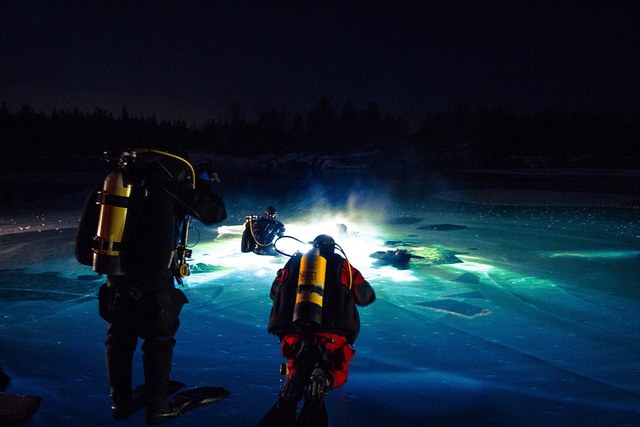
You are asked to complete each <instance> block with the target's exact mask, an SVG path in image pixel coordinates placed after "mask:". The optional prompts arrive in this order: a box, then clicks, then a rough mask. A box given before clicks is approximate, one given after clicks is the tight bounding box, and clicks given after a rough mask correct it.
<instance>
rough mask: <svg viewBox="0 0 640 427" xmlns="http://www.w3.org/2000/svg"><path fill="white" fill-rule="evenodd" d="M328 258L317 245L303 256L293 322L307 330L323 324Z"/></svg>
mask: <svg viewBox="0 0 640 427" xmlns="http://www.w3.org/2000/svg"><path fill="white" fill-rule="evenodd" d="M326 273H327V259H326V258H325V257H323V256H321V255H320V251H319V249H318V248H317V247H314V248H313V249H311V250H310V251H309V252H307V253H306V254H304V255H303V256H302V259H301V260H300V273H299V274H298V287H297V289H296V304H295V306H294V307H293V324H294V325H295V326H296V327H298V328H300V329H306V330H314V329H317V328H319V327H320V325H321V324H322V300H323V296H324V283H325V275H326Z"/></svg>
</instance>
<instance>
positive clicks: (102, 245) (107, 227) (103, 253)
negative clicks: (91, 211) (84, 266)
mask: <svg viewBox="0 0 640 427" xmlns="http://www.w3.org/2000/svg"><path fill="white" fill-rule="evenodd" d="M131 187H132V186H131V184H127V185H125V183H124V179H123V176H122V171H120V170H117V171H113V172H111V173H110V174H109V175H108V176H107V177H106V178H105V180H104V182H103V184H102V191H99V192H98V201H97V203H98V204H99V205H100V217H99V220H98V231H97V235H96V237H95V241H96V244H95V246H94V250H93V271H95V272H97V273H101V274H112V275H117V274H123V271H122V266H121V264H120V251H121V249H122V236H123V233H124V226H125V222H126V219H127V209H128V206H129V200H130V196H131Z"/></svg>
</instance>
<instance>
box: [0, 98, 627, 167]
mask: <svg viewBox="0 0 640 427" xmlns="http://www.w3.org/2000/svg"><path fill="white" fill-rule="evenodd" d="M0 138H1V139H2V146H3V147H4V154H5V155H4V156H1V157H0V158H1V159H2V160H0V162H1V163H0V164H1V166H2V169H3V170H5V171H10V170H11V169H13V168H17V167H24V164H25V162H32V161H33V159H34V158H35V157H39V158H41V159H45V161H46V159H48V158H53V157H54V156H68V155H79V156H84V155H99V154H101V153H102V152H104V151H118V150H121V149H123V148H127V147H137V146H154V147H158V148H165V149H172V148H180V149H181V150H185V151H190V150H194V151H196V150H202V151H211V152H214V153H216V154H228V155H238V156H264V155H276V156H277V155H282V154H285V153H317V154H345V153H354V152H377V153H378V163H377V165H376V166H377V167H380V168H400V169H402V168H423V169H430V170H432V169H446V168H505V167H590V168H638V167H639V166H640V149H639V148H640V113H632V114H626V115H625V114H622V113H617V112H604V111H597V112H596V111H590V110H580V111H566V110H560V109H555V108H552V107H548V108H545V109H543V110H540V111H538V112H535V113H528V114H524V113H516V112H515V111H514V110H512V109H506V108H503V107H501V106H493V107H485V106H472V105H468V104H461V105H458V106H457V107H455V108H454V109H453V110H451V111H437V112H435V113H433V114H431V115H429V116H427V117H426V118H425V119H424V121H423V122H422V123H420V124H419V126H417V128H416V129H415V130H413V129H411V126H410V125H409V123H408V122H407V120H405V119H404V118H402V117H396V116H394V115H392V114H390V113H387V112H381V111H380V110H379V109H378V107H377V105H376V104H374V103H370V104H369V105H367V106H366V107H365V108H364V109H362V110H358V109H356V108H355V107H354V106H353V104H352V103H351V102H347V103H346V104H345V105H344V106H343V107H342V109H341V110H339V111H338V110H336V109H334V107H333V106H332V104H331V102H330V101H329V99H328V98H326V97H325V98H322V99H321V100H320V101H319V102H318V104H317V105H316V106H315V107H314V108H311V109H310V110H308V111H306V112H304V113H302V112H299V111H296V112H295V113H293V114H289V113H287V112H285V111H282V110H277V109H271V110H267V111H264V112H261V113H260V114H258V115H257V117H256V118H255V119H253V120H248V119H246V118H245V115H244V113H243V111H242V109H241V107H239V106H237V105H231V106H230V107H229V110H228V112H227V114H226V115H225V116H224V117H221V118H212V119H211V120H209V121H207V122H206V123H204V124H202V125H195V124H187V122H186V121H184V120H182V119H176V120H173V121H167V120H157V119H156V118H155V116H149V117H131V116H130V114H129V113H128V110H127V108H126V107H124V108H123V109H122V111H120V114H119V115H118V116H114V115H113V113H111V112H108V111H106V110H103V109H99V108H97V109H95V111H93V112H91V113H86V112H82V111H79V110H78V109H72V110H58V109H56V110H54V111H53V112H51V113H50V114H45V113H44V112H38V111H35V110H34V109H33V108H32V107H30V106H28V105H25V106H23V107H22V108H20V109H19V110H18V111H15V112H11V111H9V109H8V108H7V105H6V104H3V105H2V107H1V108H0Z"/></svg>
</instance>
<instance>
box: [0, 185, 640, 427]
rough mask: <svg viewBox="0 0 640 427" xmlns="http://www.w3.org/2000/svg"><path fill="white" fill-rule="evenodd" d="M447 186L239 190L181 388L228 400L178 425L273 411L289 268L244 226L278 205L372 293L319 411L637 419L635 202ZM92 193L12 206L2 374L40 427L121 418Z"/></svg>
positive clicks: (381, 421)
mask: <svg viewBox="0 0 640 427" xmlns="http://www.w3.org/2000/svg"><path fill="white" fill-rule="evenodd" d="M310 183H311V184H310ZM90 187H91V185H88V186H87V188H90ZM638 188H640V187H638ZM283 189H287V190H290V191H283ZM443 190H446V191H431V190H430V191H422V190H421V186H420V183H415V182H410V181H406V182H392V181H391V180H387V181H370V180H367V179H364V178H359V177H358V176H356V177H355V178H354V177H353V176H350V177H349V178H348V179H346V178H344V177H334V178H332V179H331V180H330V182H321V181H317V180H316V181H306V180H273V181H267V182H265V181H257V180H256V181H251V180H248V179H247V180H246V181H241V180H237V181H235V182H232V183H230V184H229V185H228V187H227V188H225V194H224V196H225V200H226V201H227V205H228V209H229V213H230V217H229V219H227V220H226V221H225V222H224V223H223V224H221V225H219V226H211V227H205V226H203V225H202V224H199V223H197V222H196V223H194V230H192V232H191V233H190V237H191V239H192V240H191V242H192V244H195V246H194V247H193V260H192V266H193V272H194V273H193V274H192V275H191V276H190V277H189V278H188V279H187V284H186V287H185V288H184V291H185V293H186V295H187V296H188V298H189V300H190V303H189V304H188V305H187V306H185V309H184V311H183V315H182V317H181V328H180V331H179V332H178V335H177V337H176V338H177V340H178V343H177V346H176V350H175V357H174V367H173V377H174V378H175V379H177V380H179V381H182V382H184V383H186V384H187V386H188V387H196V386H206V385H214V386H223V387H225V388H226V389H227V390H229V391H230V392H231V395H230V396H229V397H228V398H227V399H225V400H223V401H221V402H218V403H215V404H213V405H211V406H208V407H203V408H200V409H198V410H196V411H194V412H191V413H189V414H187V415H185V416H184V417H181V418H177V419H175V420H172V421H169V422H167V425H175V426H205V425H206V426H210V425H218V426H251V425H255V424H256V423H257V421H258V420H259V419H260V417H261V416H262V415H263V414H264V413H265V412H266V411H267V410H268V409H269V407H270V406H271V405H272V404H273V402H274V401H275V399H276V393H277V389H278V387H279V386H280V381H281V380H282V377H281V376H280V375H279V373H278V365H279V363H281V362H282V360H281V357H280V353H279V346H278V343H277V339H276V338H275V337H273V336H270V335H268V334H267V332H266V323H267V319H268V315H269V310H270V306H271V305H270V300H269V288H270V285H271V282H272V280H273V278H274V276H275V273H276V271H277V269H278V268H279V267H280V266H282V265H283V264H284V262H285V261H286V257H285V256H278V257H266V256H264V257H261V256H257V255H254V254H251V253H248V254H243V253H241V252H240V233H241V232H242V222H243V220H244V216H245V215H247V214H251V213H260V212H261V210H262V209H263V208H264V206H266V205H267V204H270V205H274V206H276V207H277V208H278V211H279V219H281V220H282V221H283V222H284V223H285V226H286V228H287V235H290V236H293V237H296V238H297V239H299V240H300V241H301V242H302V243H299V242H296V241H295V240H293V239H289V240H288V241H285V240H284V239H283V240H282V241H280V242H279V248H280V249H282V250H283V251H285V252H288V253H290V252H292V251H293V250H295V249H296V248H299V247H303V244H304V242H308V241H310V240H312V239H313V237H315V235H317V234H320V233H328V234H333V235H334V237H335V238H336V241H337V242H338V243H339V244H340V246H341V247H342V248H343V249H344V252H345V253H346V255H347V257H348V258H349V260H350V261H351V262H352V263H353V264H354V265H355V266H356V267H357V268H358V269H360V270H361V271H362V273H363V274H364V276H365V277H366V278H367V279H368V280H369V281H370V282H371V283H372V285H373V286H374V288H375V289H376V292H377V296H378V300H377V301H376V302H375V303H374V304H373V305H371V306H369V307H366V308H363V309H361V310H360V314H361V318H362V332H361V334H360V336H359V337H358V340H357V342H356V350H357V353H356V356H355V358H354V359H353V361H352V363H351V370H350V376H349V380H348V382H347V383H346V384H345V386H344V387H342V388H340V389H338V390H334V391H332V392H331V393H330V394H329V395H328V397H327V400H328V408H329V415H330V420H331V425H332V426H336V427H338V426H347V425H348V426H392V425H393V426H406V425H421V426H515V425H517V426H549V425H558V426H636V425H640V340H639V338H640V305H639V302H640V262H639V261H640V224H639V223H640V221H638V219H639V213H638V210H637V209H633V208H631V207H628V205H626V203H627V202H630V201H631V202H633V201H637V200H638V196H637V195H631V196H630V195H620V194H614V195H610V196H607V197H606V196H605V195H603V194H598V195H593V194H591V195H588V194H587V193H581V194H580V196H579V197H578V196H576V195H575V194H574V195H572V196H571V197H567V194H568V193H563V194H564V196H565V197H559V196H558V194H556V193H554V192H551V193H549V192H540V191H539V190H531V189H526V188H516V189H505V188H504V185H501V187H500V189H497V188H496V189H493V190H492V189H491V188H484V189H469V188H446V189H443ZM516 193H517V194H518V197H517V198H514V197H511V195H512V194H516ZM84 196H85V195H84V194H83V195H81V196H80V195H76V194H73V195H68V196H65V197H64V198H62V199H58V200H56V201H53V200H40V201H38V202H34V203H31V204H26V205H24V206H20V207H18V206H16V207H12V208H11V209H9V208H7V207H3V209H2V211H0V227H2V228H0V231H1V232H2V234H0V254H2V257H1V260H0V313H1V314H0V315H1V316H2V324H1V325H0V364H1V366H2V368H3V369H4V370H5V371H7V372H8V373H9V375H10V376H11V377H12V382H11V384H10V386H9V388H8V390H7V391H9V392H15V393H23V394H31V395H37V396H42V397H43V400H42V403H41V406H40V409H39V411H38V412H37V413H36V415H35V416H34V417H33V418H32V419H31V420H29V421H28V423H27V424H26V425H28V426H89V425H91V426H108V425H114V424H116V423H114V422H112V421H111V419H110V410H109V406H110V401H109V397H108V386H107V383H106V376H105V372H104V344H103V342H104V334H105V330H106V325H105V324H104V322H103V321H102V320H101V319H100V318H99V317H98V315H97V301H96V292H97V288H98V286H99V285H100V284H101V283H102V278H101V277H99V276H97V275H95V274H94V273H93V272H92V271H91V269H90V268H88V267H84V266H81V265H79V264H78V263H76V262H75V261H74V259H73V237H74V227H75V225H76V224H77V219H78V215H79V211H80V208H81V206H82V203H83V199H84ZM525 196H528V197H529V198H528V199H527V197H525ZM560 196H562V195H560ZM603 200H607V202H606V204H604V205H603ZM622 206H627V207H622ZM338 224H344V225H346V234H338V228H337V225H338ZM443 225H449V226H448V227H443ZM390 249H406V250H408V251H409V252H410V253H412V254H414V255H417V256H420V258H412V259H411V261H410V264H409V268H408V269H405V270H399V269H396V268H393V267H391V266H378V265H377V264H376V259H374V258H372V257H371V256H370V254H372V253H374V252H376V251H386V250H390ZM466 310H470V311H466ZM474 310H476V311H477V310H479V313H480V314H481V315H469V313H474V312H475V311H474ZM140 359H141V353H140V352H138V353H137V357H136V382H137V383H140V382H141V381H142V374H141V370H140V368H141V360H140ZM142 424H143V414H142V413H138V414H135V415H134V416H133V417H131V419H130V420H127V421H124V422H119V423H117V425H121V426H127V425H142Z"/></svg>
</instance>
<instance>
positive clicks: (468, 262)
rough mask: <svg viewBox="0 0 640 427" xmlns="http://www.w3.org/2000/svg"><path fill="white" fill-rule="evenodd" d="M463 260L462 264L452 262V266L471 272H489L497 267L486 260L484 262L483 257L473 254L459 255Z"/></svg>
mask: <svg viewBox="0 0 640 427" xmlns="http://www.w3.org/2000/svg"><path fill="white" fill-rule="evenodd" d="M457 256H458V258H460V259H461V260H462V261H463V262H462V263H460V264H452V265H451V268H452V269H455V270H463V271H466V272H470V273H483V274H488V273H489V272H491V271H493V270H495V269H496V267H495V266H493V265H491V264H487V263H486V261H485V262H482V261H483V259H482V258H480V257H475V256H472V255H457Z"/></svg>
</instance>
